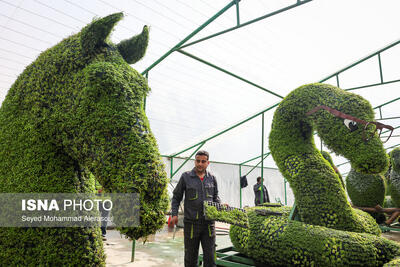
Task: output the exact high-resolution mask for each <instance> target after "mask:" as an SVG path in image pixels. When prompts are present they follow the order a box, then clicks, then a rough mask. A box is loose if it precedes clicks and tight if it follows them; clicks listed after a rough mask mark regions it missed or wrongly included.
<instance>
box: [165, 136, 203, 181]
mask: <svg viewBox="0 0 400 267" xmlns="http://www.w3.org/2000/svg"><path fill="white" fill-rule="evenodd" d="M205 143H206V142H203V143H201V144H200V146H199V147H198V148H196V150H195V151H193V153H192V154H190V156H189V157H188V158H187V159H186V160H185V161H184V162H183V163H182V164H181V166H179V167H178V169H176V171H174V172H173V173H172V175H171V179H172V177H174V175H175V174H176V173H177V172H178V171H179V170H180V169H181V168H182V167H183V165H185V164H186V162H188V161H189V160H190V159H191V157H193V155H194V154H195V153H196V152H197V151H199V150H200V148H201V147H202V146H203V145H204V144H205Z"/></svg>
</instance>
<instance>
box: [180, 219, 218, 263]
mask: <svg viewBox="0 0 400 267" xmlns="http://www.w3.org/2000/svg"><path fill="white" fill-rule="evenodd" d="M200 243H201V247H202V248H203V266H204V267H214V266H216V265H215V224H214V223H211V222H204V223H200V224H199V223H197V224H196V223H194V224H193V223H189V222H185V225H184V244H185V267H195V266H198V265H197V262H198V256H199V245H200Z"/></svg>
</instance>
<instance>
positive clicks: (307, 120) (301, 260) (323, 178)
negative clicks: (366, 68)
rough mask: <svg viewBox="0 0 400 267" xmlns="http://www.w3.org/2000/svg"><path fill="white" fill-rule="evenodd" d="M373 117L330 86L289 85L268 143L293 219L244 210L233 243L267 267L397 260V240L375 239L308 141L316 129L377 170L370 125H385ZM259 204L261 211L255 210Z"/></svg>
mask: <svg viewBox="0 0 400 267" xmlns="http://www.w3.org/2000/svg"><path fill="white" fill-rule="evenodd" d="M373 120H374V113H373V109H372V108H371V105H370V104H369V102H368V101H366V100H365V99H363V98H362V97H360V96H358V95H356V94H352V93H349V92H346V91H344V90H341V89H339V88H337V87H334V86H330V85H326V84H309V85H305V86H302V87H299V88H298V89H296V90H294V91H292V92H291V93H290V94H289V95H288V96H287V97H286V98H285V99H284V100H283V101H282V102H281V103H280V105H279V107H278V108H277V110H276V111H275V114H274V118H273V122H272V129H271V133H270V136H269V138H270V139H269V144H270V150H271V154H272V156H273V158H274V160H275V162H276V164H277V165H278V167H279V170H280V171H281V173H282V174H283V176H284V177H285V178H286V179H287V181H288V182H289V183H290V186H291V188H292V190H293V193H294V196H295V199H296V205H297V209H298V215H299V217H300V221H295V220H290V219H289V212H290V208H288V207H281V208H276V207H255V208H250V209H249V210H248V212H247V214H248V223H249V228H241V227H239V226H234V225H232V226H231V232H230V236H231V241H232V243H233V244H234V246H235V248H237V249H238V250H239V251H240V252H242V253H244V254H246V255H248V256H249V257H251V258H254V259H255V260H256V261H258V262H260V263H265V264H268V265H269V266H382V265H383V264H385V263H387V266H390V265H393V266H395V265H397V264H399V263H400V261H399V260H398V259H397V258H396V257H397V256H399V255H400V246H399V245H398V244H397V243H395V242H393V241H390V240H387V239H386V238H382V237H379V235H380V233H381V231H380V229H379V227H378V225H377V224H376V222H375V220H374V219H373V218H372V217H371V216H370V215H368V214H367V213H365V212H363V211H360V210H357V209H353V208H352V207H351V206H350V204H349V202H348V200H347V198H346V193H345V190H344V188H343V186H342V184H341V181H340V179H339V177H338V175H337V174H336V173H335V171H334V169H333V168H332V166H331V165H330V164H329V163H328V161H326V160H325V159H324V158H323V157H322V155H321V153H320V152H319V150H317V148H316V146H315V144H314V139H313V131H314V130H316V131H317V132H318V135H319V136H320V138H321V139H322V140H323V141H324V142H325V144H326V145H327V146H328V147H329V148H330V149H331V150H332V151H334V152H335V153H337V154H340V155H342V156H344V157H346V158H347V159H349V160H350V162H351V165H352V167H353V168H354V169H355V170H357V171H359V172H363V173H380V172H383V171H385V169H386V168H387V165H388V159H387V155H386V153H385V150H384V148H383V146H382V142H381V141H380V139H379V136H378V135H377V134H376V133H375V130H374V127H375V126H376V127H378V128H389V129H393V128H391V127H390V126H387V125H382V124H379V123H374V122H373ZM372 126H374V127H372ZM260 209H262V210H265V211H266V212H265V213H264V215H260V212H256V211H257V210H258V211H259V210H260ZM276 212H280V213H281V215H280V216H279V215H274V214H276ZM389 262H390V263H389ZM397 266H398V265H397Z"/></svg>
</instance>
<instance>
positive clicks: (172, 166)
mask: <svg viewBox="0 0 400 267" xmlns="http://www.w3.org/2000/svg"><path fill="white" fill-rule="evenodd" d="M173 176H174V157H171V170H170V175H169V178H170V179H171V181H170V182H172V177H173Z"/></svg>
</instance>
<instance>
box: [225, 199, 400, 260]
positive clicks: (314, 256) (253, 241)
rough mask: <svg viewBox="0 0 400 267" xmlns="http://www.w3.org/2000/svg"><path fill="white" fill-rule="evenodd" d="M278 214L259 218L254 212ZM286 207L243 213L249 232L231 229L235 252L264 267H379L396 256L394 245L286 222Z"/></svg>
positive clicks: (375, 239) (364, 234)
mask: <svg viewBox="0 0 400 267" xmlns="http://www.w3.org/2000/svg"><path fill="white" fill-rule="evenodd" d="M260 209H262V210H267V211H271V212H280V213H281V214H282V215H269V216H262V215H259V214H260V213H259V212H257V210H260ZM289 213H290V207H276V208H275V207H254V208H250V209H248V210H247V214H248V219H249V225H250V229H245V228H242V227H238V226H233V225H232V226H231V230H230V236H231V241H232V244H233V245H234V246H235V248H236V249H238V251H239V252H241V253H244V254H246V255H248V256H250V257H251V258H253V259H255V260H256V261H258V262H260V263H263V264H266V265H267V266H382V265H383V264H384V263H386V262H388V261H390V260H391V259H393V258H394V257H395V256H396V255H398V254H399V252H400V251H399V246H398V245H397V243H396V242H393V241H390V240H387V239H386V238H382V237H377V236H375V235H371V234H366V233H355V232H347V231H341V230H335V229H330V228H326V227H321V226H316V225H310V224H305V223H302V222H299V221H293V220H289V219H288V217H289Z"/></svg>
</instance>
